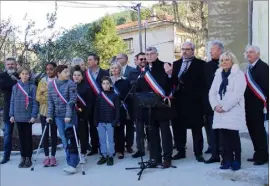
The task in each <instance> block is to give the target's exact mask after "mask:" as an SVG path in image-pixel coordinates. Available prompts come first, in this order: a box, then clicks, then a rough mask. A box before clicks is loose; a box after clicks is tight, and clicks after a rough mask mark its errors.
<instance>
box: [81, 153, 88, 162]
mask: <svg viewBox="0 0 270 186" xmlns="http://www.w3.org/2000/svg"><path fill="white" fill-rule="evenodd" d="M86 157H87V155H86V154H81V164H85V163H86V162H87V158H86Z"/></svg>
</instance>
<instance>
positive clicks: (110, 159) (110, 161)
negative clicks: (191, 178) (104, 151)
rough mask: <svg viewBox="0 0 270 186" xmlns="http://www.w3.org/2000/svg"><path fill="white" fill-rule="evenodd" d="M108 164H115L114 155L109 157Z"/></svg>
mask: <svg viewBox="0 0 270 186" xmlns="http://www.w3.org/2000/svg"><path fill="white" fill-rule="evenodd" d="M107 165H108V166H112V165H113V157H109V158H108V161H107Z"/></svg>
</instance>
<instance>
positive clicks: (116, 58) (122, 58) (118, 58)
mask: <svg viewBox="0 0 270 186" xmlns="http://www.w3.org/2000/svg"><path fill="white" fill-rule="evenodd" d="M119 59H124V58H122V57H119V58H116V60H119Z"/></svg>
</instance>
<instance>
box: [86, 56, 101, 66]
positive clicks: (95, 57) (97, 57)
mask: <svg viewBox="0 0 270 186" xmlns="http://www.w3.org/2000/svg"><path fill="white" fill-rule="evenodd" d="M89 56H93V57H94V60H97V61H98V63H97V64H98V65H99V60H100V58H99V56H98V55H97V54H95V53H90V54H88V57H89Z"/></svg>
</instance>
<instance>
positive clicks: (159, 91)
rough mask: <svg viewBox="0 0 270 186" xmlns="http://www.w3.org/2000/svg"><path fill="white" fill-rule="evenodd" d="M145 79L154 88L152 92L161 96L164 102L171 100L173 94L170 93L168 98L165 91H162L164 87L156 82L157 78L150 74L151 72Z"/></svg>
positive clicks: (146, 74)
mask: <svg viewBox="0 0 270 186" xmlns="http://www.w3.org/2000/svg"><path fill="white" fill-rule="evenodd" d="M144 79H145V80H146V82H147V83H148V85H149V86H150V87H151V88H152V90H153V91H154V92H155V93H156V94H159V95H160V96H161V97H162V98H163V99H164V100H166V99H171V98H172V97H173V96H172V92H171V93H170V95H169V96H166V94H165V91H164V90H163V89H162V87H161V86H160V85H159V84H158V82H157V81H156V80H155V78H154V77H153V76H152V75H151V74H150V72H149V71H147V72H146V73H145V76H144Z"/></svg>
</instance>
